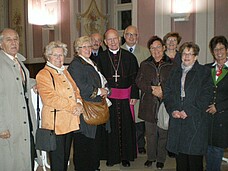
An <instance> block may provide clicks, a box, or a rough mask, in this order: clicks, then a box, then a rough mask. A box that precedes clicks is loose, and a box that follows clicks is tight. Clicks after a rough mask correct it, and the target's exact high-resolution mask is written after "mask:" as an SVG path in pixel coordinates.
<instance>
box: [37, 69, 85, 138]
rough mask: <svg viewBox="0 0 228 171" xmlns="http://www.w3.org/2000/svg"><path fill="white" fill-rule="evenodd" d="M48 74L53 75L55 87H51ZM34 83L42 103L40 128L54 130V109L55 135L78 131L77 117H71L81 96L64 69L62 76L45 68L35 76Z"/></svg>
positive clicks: (53, 70) (50, 78)
mask: <svg viewBox="0 0 228 171" xmlns="http://www.w3.org/2000/svg"><path fill="white" fill-rule="evenodd" d="M50 73H51V74H52V75H53V78H54V83H55V87H54V86H53V81H52V77H51V74H50ZM64 75H65V76H66V77H65V76H64ZM66 78H67V79H66ZM68 80H69V82H70V84H69V82H68ZM36 81H37V88H38V92H39V93H40V96H41V99H42V103H43V108H42V112H41V113H42V117H41V118H42V120H41V123H42V127H43V128H46V129H51V130H53V129H54V112H53V111H54V109H56V110H57V113H56V121H55V132H56V134H57V135H60V134H66V133H69V132H71V131H75V130H78V129H79V123H80V120H79V116H75V115H73V111H74V109H75V108H76V107H77V105H80V104H77V103H76V99H80V100H81V96H80V92H79V89H78V87H77V86H76V84H75V82H74V81H73V79H72V78H71V76H70V74H69V73H68V71H67V70H66V69H65V70H64V74H58V73H57V71H56V70H55V69H53V68H51V67H49V66H45V67H44V69H42V70H41V71H40V72H39V73H38V74H37V76H36Z"/></svg>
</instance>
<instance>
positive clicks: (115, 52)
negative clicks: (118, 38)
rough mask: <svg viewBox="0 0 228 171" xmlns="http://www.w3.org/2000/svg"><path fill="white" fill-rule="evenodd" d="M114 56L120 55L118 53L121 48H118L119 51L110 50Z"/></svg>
mask: <svg viewBox="0 0 228 171" xmlns="http://www.w3.org/2000/svg"><path fill="white" fill-rule="evenodd" d="M109 50H110V51H111V52H112V53H113V54H117V53H118V51H119V50H120V48H118V49H117V50H111V49H109Z"/></svg>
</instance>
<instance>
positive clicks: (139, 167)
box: [47, 152, 228, 171]
mask: <svg viewBox="0 0 228 171" xmlns="http://www.w3.org/2000/svg"><path fill="white" fill-rule="evenodd" d="M225 156H226V157H228V152H226V153H225ZM146 159H147V158H146V155H138V158H137V159H136V160H135V161H134V162H131V167H128V168H124V167H123V166H122V165H121V164H118V165H114V166H113V167H107V166H106V164H105V163H106V162H105V161H101V166H100V169H101V171H148V170H150V171H156V170H158V169H157V168H156V163H153V165H152V167H149V168H145V167H144V162H145V161H146ZM47 171H49V169H47ZM68 171H74V167H73V163H72V158H71V159H70V164H69V169H68ZM163 171H175V159H173V158H169V157H167V159H166V162H165V166H164V168H163ZM221 171H228V163H225V162H223V163H222V170H221Z"/></svg>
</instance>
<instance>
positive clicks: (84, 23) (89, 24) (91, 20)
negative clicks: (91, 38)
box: [77, 0, 108, 35]
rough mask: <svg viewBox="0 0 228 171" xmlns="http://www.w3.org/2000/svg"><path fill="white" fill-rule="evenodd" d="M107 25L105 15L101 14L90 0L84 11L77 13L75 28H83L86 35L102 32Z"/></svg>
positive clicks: (93, 1) (94, 2)
mask: <svg viewBox="0 0 228 171" xmlns="http://www.w3.org/2000/svg"><path fill="white" fill-rule="evenodd" d="M107 25H108V19H107V15H104V14H102V13H101V12H100V11H99V9H98V7H97V4H96V1H95V0H92V1H91V3H90V5H89V7H88V9H87V10H86V12H85V13H82V14H77V29H78V30H80V28H81V29H82V30H85V33H86V34H87V35H90V34H91V33H94V32H99V33H101V34H103V33H104V31H105V29H106V27H107Z"/></svg>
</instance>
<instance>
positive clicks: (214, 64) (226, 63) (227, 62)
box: [212, 59, 228, 67]
mask: <svg viewBox="0 0 228 171" xmlns="http://www.w3.org/2000/svg"><path fill="white" fill-rule="evenodd" d="M224 65H225V66H226V67H228V59H227V60H226V62H225V63H224ZM212 66H217V61H215V62H214V63H213V64H212Z"/></svg>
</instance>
